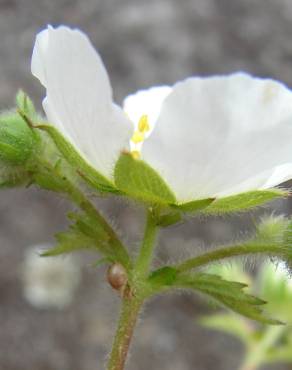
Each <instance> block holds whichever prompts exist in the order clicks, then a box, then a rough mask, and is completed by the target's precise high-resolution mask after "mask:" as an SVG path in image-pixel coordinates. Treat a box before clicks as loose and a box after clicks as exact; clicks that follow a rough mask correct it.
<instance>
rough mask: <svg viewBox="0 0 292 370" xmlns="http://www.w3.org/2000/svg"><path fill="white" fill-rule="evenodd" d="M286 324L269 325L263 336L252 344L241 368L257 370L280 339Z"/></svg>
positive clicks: (243, 369) (242, 369) (241, 369)
mask: <svg viewBox="0 0 292 370" xmlns="http://www.w3.org/2000/svg"><path fill="white" fill-rule="evenodd" d="M285 330H286V327H285V326H282V325H279V326H267V328H266V331H265V333H264V336H263V338H262V339H261V340H260V341H259V342H258V343H257V344H254V343H253V345H252V346H250V348H249V350H248V352H247V355H246V358H245V360H244V363H243V365H242V366H241V368H240V370H256V369H258V368H259V367H260V366H261V365H262V364H263V362H264V361H265V355H266V353H267V351H268V350H269V349H271V348H272V347H273V346H274V345H275V344H276V342H277V341H278V340H279V338H280V337H281V335H282V334H283V332H284V331H285Z"/></svg>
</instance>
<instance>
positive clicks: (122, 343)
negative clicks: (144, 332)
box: [107, 298, 142, 370]
mask: <svg viewBox="0 0 292 370" xmlns="http://www.w3.org/2000/svg"><path fill="white" fill-rule="evenodd" d="M141 305H142V301H140V300H138V299H135V298H124V299H123V305H122V310H121V315H120V319H119V322H118V327H117V331H116V336H115V338H114V342H113V346H112V351H111V354H110V359H109V362H108V366H107V370H123V369H124V366H125V362H126V358H127V354H128V351H129V347H130V343H131V339H132V336H133V331H134V328H135V324H136V322H137V318H138V314H139V311H140V308H141Z"/></svg>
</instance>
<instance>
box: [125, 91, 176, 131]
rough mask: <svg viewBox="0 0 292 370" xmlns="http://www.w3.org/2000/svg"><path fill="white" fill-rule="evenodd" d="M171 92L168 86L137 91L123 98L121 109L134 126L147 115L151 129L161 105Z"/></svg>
mask: <svg viewBox="0 0 292 370" xmlns="http://www.w3.org/2000/svg"><path fill="white" fill-rule="evenodd" d="M171 91H172V88H171V87H169V86H155V87H151V88H150V89H147V90H140V91H137V92H136V93H135V94H132V95H129V96H127V97H126V98H125V100H124V103H123V109H124V111H125V113H126V114H127V116H128V117H129V118H130V120H131V121H132V122H133V123H134V125H135V126H137V124H138V122H139V120H140V118H141V117H142V116H143V115H147V116H148V120H149V124H150V128H153V126H154V124H155V122H156V121H157V119H158V117H159V114H160V110H161V106H162V103H163V101H164V100H165V98H166V97H167V96H168V95H169V94H170V93H171Z"/></svg>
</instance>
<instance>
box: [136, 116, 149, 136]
mask: <svg viewBox="0 0 292 370" xmlns="http://www.w3.org/2000/svg"><path fill="white" fill-rule="evenodd" d="M138 130H139V131H140V132H143V133H145V132H147V131H149V130H150V125H149V120H148V116H147V115H146V114H143V116H141V118H140V119H139V123H138Z"/></svg>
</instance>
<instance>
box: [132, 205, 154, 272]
mask: <svg viewBox="0 0 292 370" xmlns="http://www.w3.org/2000/svg"><path fill="white" fill-rule="evenodd" d="M157 230H158V228H157V225H156V223H155V220H154V219H153V216H152V213H151V212H150V211H149V210H148V212H147V221H146V226H145V232H144V238H143V241H142V245H141V249H140V253H139V256H138V258H137V261H136V265H135V270H136V273H137V275H138V276H139V277H145V276H146V275H147V273H148V271H149V268H150V265H151V262H152V258H153V250H154V247H155V237H156V234H157Z"/></svg>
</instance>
